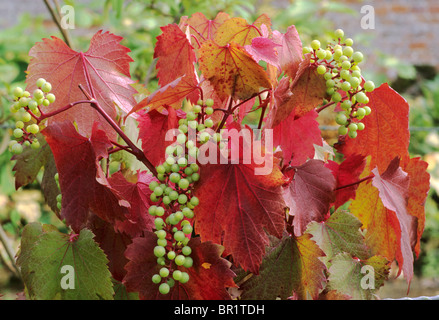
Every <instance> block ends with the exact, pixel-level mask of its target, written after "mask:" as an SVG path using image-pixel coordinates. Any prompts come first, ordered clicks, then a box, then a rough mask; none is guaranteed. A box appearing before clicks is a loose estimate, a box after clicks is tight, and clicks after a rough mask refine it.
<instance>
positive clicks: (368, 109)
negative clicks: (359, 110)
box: [363, 106, 372, 116]
mask: <svg viewBox="0 0 439 320" xmlns="http://www.w3.org/2000/svg"><path fill="white" fill-rule="evenodd" d="M363 109H364V111H366V116H368V115H370V113H371V112H372V109H371V108H370V107H369V106H364V107H363Z"/></svg>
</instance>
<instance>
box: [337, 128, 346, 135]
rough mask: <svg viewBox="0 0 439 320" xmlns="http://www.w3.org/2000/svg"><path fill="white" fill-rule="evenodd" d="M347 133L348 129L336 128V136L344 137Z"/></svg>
mask: <svg viewBox="0 0 439 320" xmlns="http://www.w3.org/2000/svg"><path fill="white" fill-rule="evenodd" d="M347 133H348V128H346V127H345V126H341V127H338V134H339V135H342V136H344V135H345V134H347Z"/></svg>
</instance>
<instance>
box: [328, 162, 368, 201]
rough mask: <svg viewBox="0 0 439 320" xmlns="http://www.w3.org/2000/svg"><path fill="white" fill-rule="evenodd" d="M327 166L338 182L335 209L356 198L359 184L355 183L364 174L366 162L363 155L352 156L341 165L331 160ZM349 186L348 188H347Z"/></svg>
mask: <svg viewBox="0 0 439 320" xmlns="http://www.w3.org/2000/svg"><path fill="white" fill-rule="evenodd" d="M325 166H326V167H327V168H329V169H331V171H332V173H333V174H334V177H335V179H336V180H337V188H340V187H342V188H340V189H336V190H335V203H334V205H335V209H337V208H338V207H340V206H341V205H343V204H344V203H346V202H347V201H349V200H351V199H354V198H355V191H356V190H357V188H358V184H356V183H355V182H357V181H359V180H360V175H361V174H362V173H363V171H364V169H365V166H366V162H365V158H364V157H363V156H361V155H355V154H354V155H351V156H349V157H347V158H346V159H345V160H343V162H342V163H341V164H338V163H337V162H335V161H331V160H329V161H328V162H327V163H326V164H325ZM346 186H347V187H346Z"/></svg>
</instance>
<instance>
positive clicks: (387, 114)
mask: <svg viewBox="0 0 439 320" xmlns="http://www.w3.org/2000/svg"><path fill="white" fill-rule="evenodd" d="M367 96H368V97H369V103H368V106H369V107H370V108H371V110H372V113H371V114H370V115H368V116H367V117H365V118H364V119H363V120H362V122H363V123H364V125H365V129H364V130H362V131H358V136H357V138H355V139H349V138H344V139H342V140H341V141H340V142H339V144H338V146H337V149H338V151H339V152H341V153H343V154H344V155H345V156H349V155H352V154H360V155H363V156H368V155H370V156H371V164H370V167H371V168H375V167H378V171H379V172H383V171H384V170H386V169H387V166H388V165H389V163H390V162H391V161H392V160H393V158H395V157H400V158H401V159H402V160H403V161H404V159H405V158H407V157H408V145H409V140H410V132H409V130H408V124H409V123H408V114H409V105H408V103H407V101H406V100H404V98H403V97H401V96H400V95H399V94H398V93H397V92H396V91H394V90H393V89H392V88H390V87H389V85H388V84H382V85H381V86H380V87H379V88H376V89H375V90H374V91H373V92H370V93H367Z"/></svg>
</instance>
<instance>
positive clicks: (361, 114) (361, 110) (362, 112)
mask: <svg viewBox="0 0 439 320" xmlns="http://www.w3.org/2000/svg"><path fill="white" fill-rule="evenodd" d="M365 115H366V110H364V108H358V109H357V117H364V116H365Z"/></svg>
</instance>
